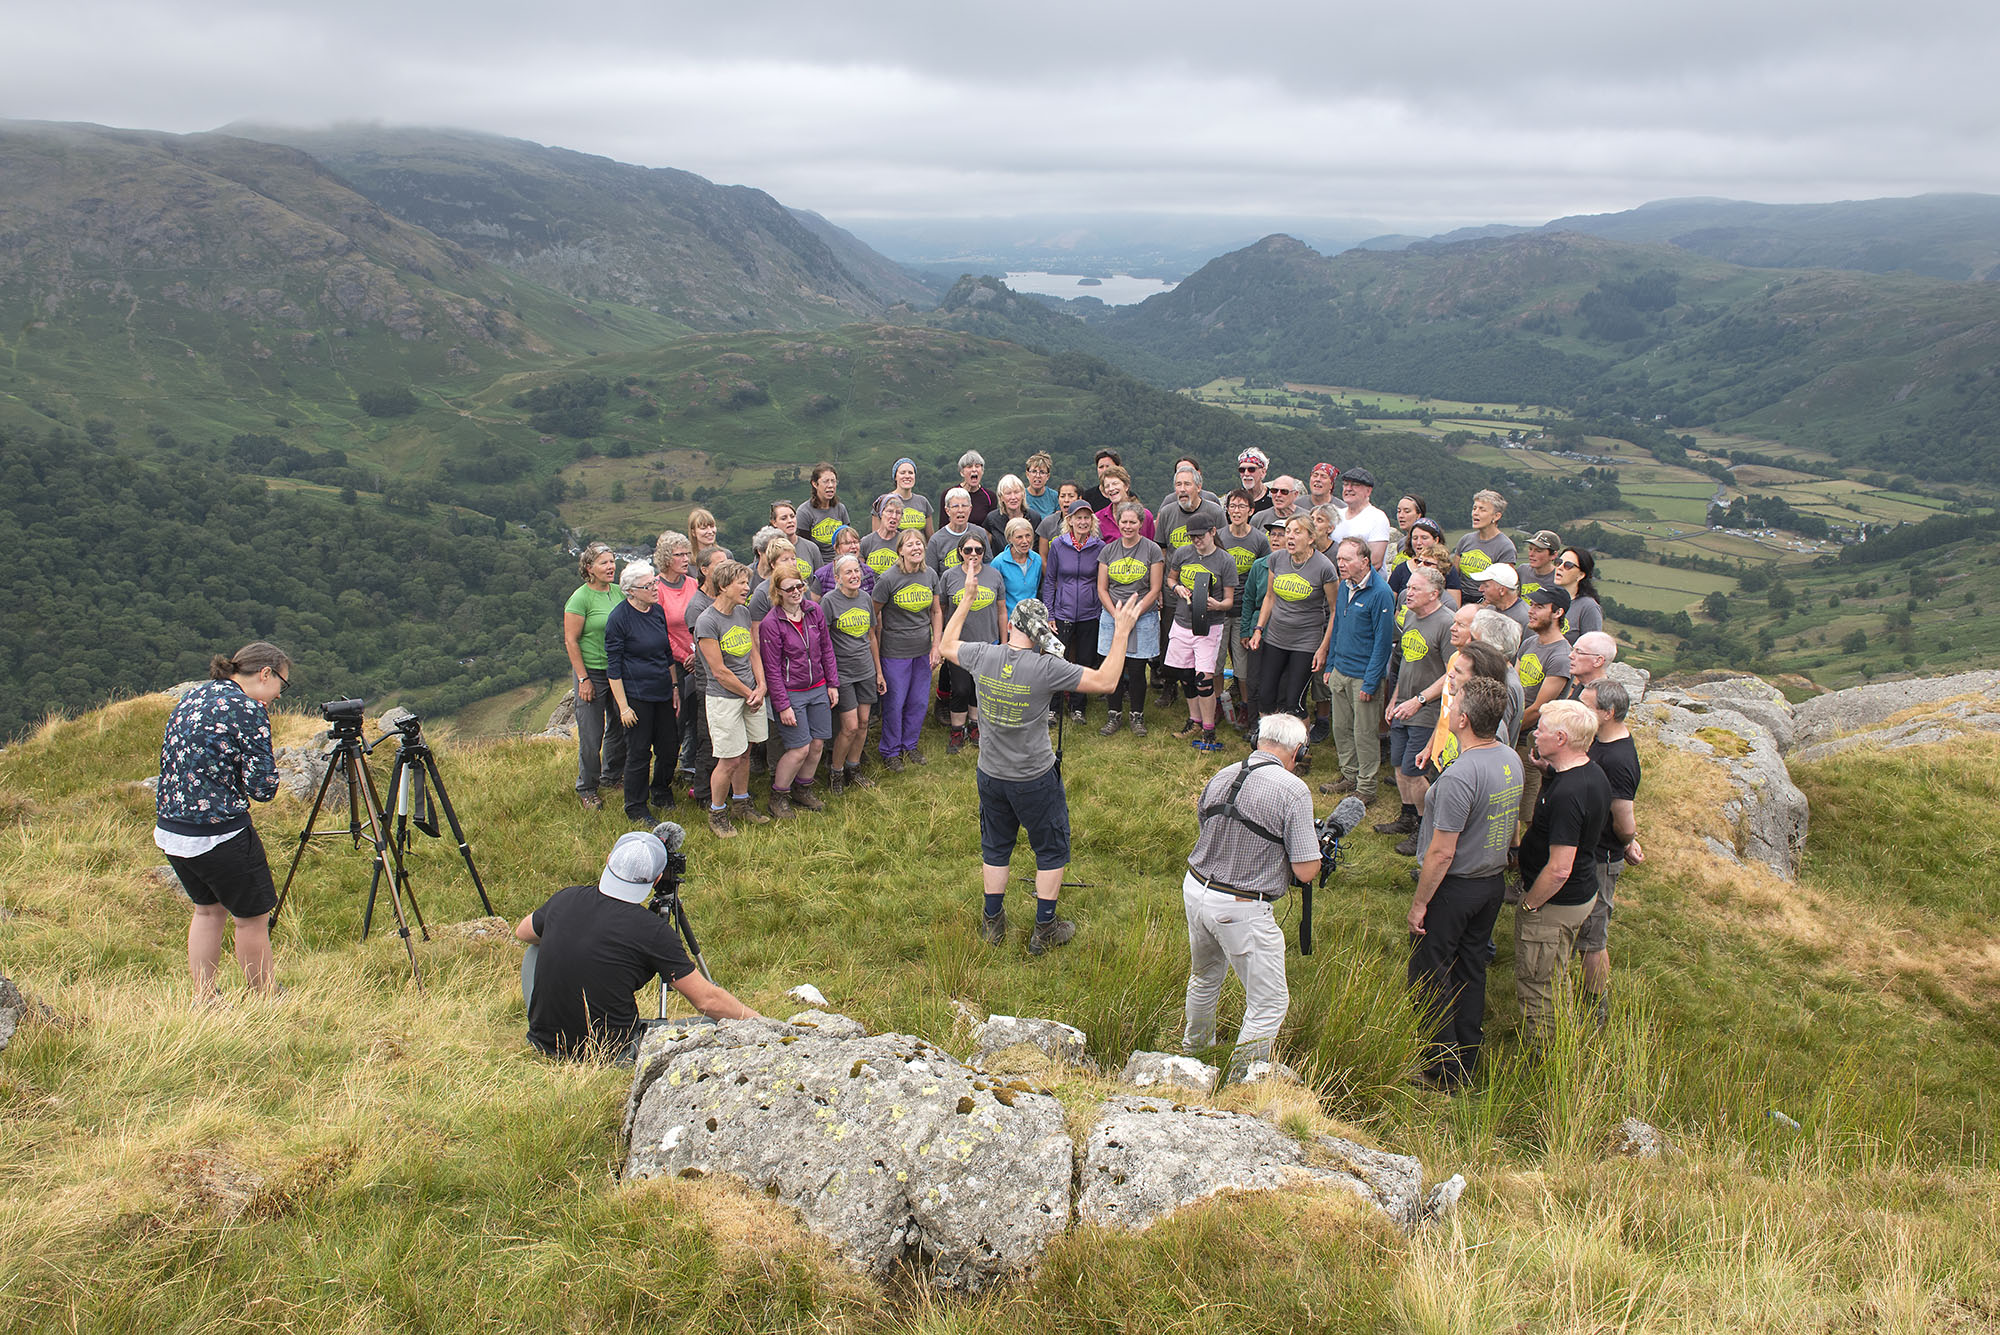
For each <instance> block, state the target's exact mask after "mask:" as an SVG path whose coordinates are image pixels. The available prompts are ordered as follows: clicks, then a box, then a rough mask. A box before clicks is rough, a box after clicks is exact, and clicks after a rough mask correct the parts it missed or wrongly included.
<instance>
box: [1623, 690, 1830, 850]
mask: <svg viewBox="0 0 2000 1335" xmlns="http://www.w3.org/2000/svg"><path fill="white" fill-rule="evenodd" d="M1629 721H1632V722H1636V723H1638V724H1642V725H1652V726H1655V727H1657V729H1658V732H1659V738H1660V740H1661V741H1662V742H1664V743H1665V744H1667V745H1668V746H1672V747H1676V748H1678V749H1680V750H1683V751H1688V752H1691V753H1693V754H1695V755H1700V756H1706V757H1708V758H1710V759H1712V760H1714V761H1716V762H1717V763H1718V764H1720V765H1721V766H1722V767H1723V768H1724V770H1726V771H1727V773H1728V775H1729V783H1730V787H1731V788H1732V789H1733V790H1734V791H1733V795H1732V796H1731V797H1730V798H1729V800H1728V801H1726V802H1725V803H1724V804H1723V808H1722V815H1723V817H1724V818H1725V819H1726V820H1728V822H1729V824H1730V827H1731V839H1730V841H1729V843H1728V844H1727V845H1721V846H1719V847H1720V851H1722V852H1724V853H1726V854H1728V855H1729V856H1731V857H1734V858H1737V859H1739V860H1746V861H1756V862H1761V863H1763V864H1764V865H1765V866H1767V867H1769V868H1770V869H1771V870H1772V871H1773V872H1774V873H1776V874H1777V875H1779V876H1782V877H1784V878H1785V879H1786V880H1788V881H1789V880H1791V879H1793V877H1795V876H1796V875H1797V873H1798V866H1799V859H1800V857H1801V856H1803V855H1804V853H1805V847H1806V828H1807V825H1808V822H1809V820H1810V816H1811V811H1810V809H1809V807H1808V805H1807V803H1806V795H1805V794H1804V793H1802V792H1800V791H1799V788H1798V785H1797V784H1795V783H1793V782H1792V776H1791V774H1790V772H1789V771H1787V770H1786V768H1785V759H1784V757H1783V756H1782V755H1780V754H1779V752H1778V742H1777V738H1776V737H1775V736H1774V735H1773V734H1772V732H1771V730H1770V729H1769V728H1767V727H1765V726H1764V725H1763V724H1761V723H1759V722H1757V721H1756V720H1754V719H1752V718H1750V717H1748V716H1747V715H1745V714H1743V713H1742V712H1740V711H1739V710H1738V709H1736V708H1735V705H1734V702H1733V701H1730V700H1728V699H1727V698H1726V697H1725V698H1705V697H1702V696H1697V695H1693V694H1691V693H1689V692H1688V691H1687V690H1684V689H1670V688H1664V687H1663V688H1656V689H1655V690H1654V691H1653V692H1652V693H1651V694H1650V695H1648V696H1647V697H1646V707H1645V709H1644V710H1642V711H1637V712H1635V713H1634V714H1632V715H1631V716H1630V720H1629Z"/></svg>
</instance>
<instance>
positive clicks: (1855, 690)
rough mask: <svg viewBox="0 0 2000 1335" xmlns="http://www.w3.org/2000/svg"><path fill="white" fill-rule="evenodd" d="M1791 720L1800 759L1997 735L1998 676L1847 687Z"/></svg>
mask: <svg viewBox="0 0 2000 1335" xmlns="http://www.w3.org/2000/svg"><path fill="white" fill-rule="evenodd" d="M1795 716H1796V724H1797V726H1796V735H1797V743H1798V750H1797V752H1796V754H1797V758H1798V759H1800V760H1820V759H1824V758H1825V757H1827V756H1831V755H1838V754H1840V753H1841V752H1842V751H1847V750H1851V749H1853V748H1855V747H1862V746H1878V747H1884V748H1894V747H1901V746H1922V745H1925V744H1927V743H1931V742H1948V741H1950V740H1952V739H1953V738H1955V737H1959V736H1963V735H1965V734H1967V733H1972V732H1993V731H2000V672H1996V671H1985V672H1960V673H1956V674H1954V675H1952V676H1949V677H1922V678H1916V679H1913V680H1910V681H1883V682H1874V683H1871V684H1869V685H1867V686H1852V687H1849V688H1848V689H1846V690H1844V691H1832V692H1829V693H1828V694H1826V695H1822V696H1817V697H1815V698H1814V699H1811V700H1808V701H1806V702H1805V703H1804V704H1802V705H1800V706H1798V708H1797V710H1796V711H1795Z"/></svg>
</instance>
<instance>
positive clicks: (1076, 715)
mask: <svg viewBox="0 0 2000 1335" xmlns="http://www.w3.org/2000/svg"><path fill="white" fill-rule="evenodd" d="M1069 721H1070V722H1071V723H1078V724H1080V723H1082V722H1083V711H1082V710H1081V709H1072V710H1070V711H1069Z"/></svg>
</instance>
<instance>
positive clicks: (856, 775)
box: [847, 765, 875, 788]
mask: <svg viewBox="0 0 2000 1335" xmlns="http://www.w3.org/2000/svg"><path fill="white" fill-rule="evenodd" d="M847 786H848V787H850V788H873V787H874V786H875V780H873V779H871V778H869V777H868V776H867V775H866V774H863V773H862V772H861V767H860V766H859V765H857V766H855V767H854V768H853V769H852V770H850V771H848V775H847Z"/></svg>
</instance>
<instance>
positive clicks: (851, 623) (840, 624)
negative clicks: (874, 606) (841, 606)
mask: <svg viewBox="0 0 2000 1335" xmlns="http://www.w3.org/2000/svg"><path fill="white" fill-rule="evenodd" d="M870 619H871V618H870V616H869V613H868V609H867V608H865V607H850V608H848V609H847V610H846V611H845V612H842V613H841V614H840V615H839V616H837V617H835V618H834V619H833V628H834V629H835V630H837V631H839V632H840V633H841V634H842V635H852V636H853V637H854V638H855V639H857V640H858V639H860V638H861V637H862V636H864V635H866V634H867V633H868V623H869V620H870Z"/></svg>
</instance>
